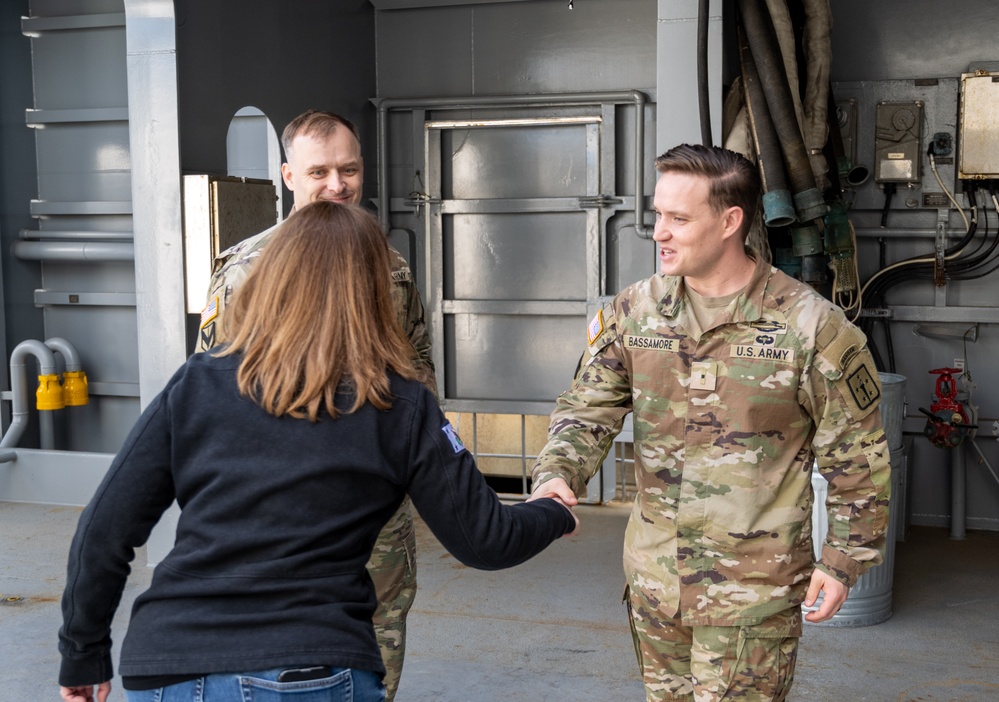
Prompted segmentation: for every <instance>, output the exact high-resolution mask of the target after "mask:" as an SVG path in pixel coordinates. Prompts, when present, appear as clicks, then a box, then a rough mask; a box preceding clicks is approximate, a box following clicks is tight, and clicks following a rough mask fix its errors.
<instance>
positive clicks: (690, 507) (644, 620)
mask: <svg viewBox="0 0 999 702" xmlns="http://www.w3.org/2000/svg"><path fill="white" fill-rule="evenodd" d="M879 399H880V383H879V380H878V375H877V373H876V372H875V370H874V365H873V362H872V359H871V356H870V353H869V352H868V350H867V348H866V339H865V338H864V336H863V334H862V333H861V332H860V331H859V330H858V329H857V328H856V327H854V326H853V325H852V324H850V323H849V322H848V321H847V320H846V319H845V317H844V315H843V314H842V312H841V311H840V310H839V309H838V308H836V307H835V306H834V305H832V304H831V303H830V302H829V301H827V300H825V299H824V298H822V297H821V296H820V295H818V294H817V293H815V292H814V291H813V290H812V289H811V288H808V287H807V286H805V285H803V284H801V283H799V282H797V281H795V280H793V279H792V278H790V277H788V276H787V275H785V274H784V273H781V272H780V271H778V270H777V269H775V268H771V267H770V266H769V265H768V264H766V263H765V262H764V261H762V260H760V261H758V262H757V266H756V270H755V272H754V274H753V278H752V280H751V281H750V283H749V284H748V286H747V287H746V290H745V291H744V293H743V294H741V295H739V296H738V297H737V298H736V299H735V300H734V301H733V302H732V303H731V304H730V305H729V306H728V308H727V309H725V311H724V313H723V315H722V316H721V318H720V319H719V320H718V321H716V323H715V325H714V327H712V328H711V329H708V330H701V329H700V328H699V326H698V324H697V321H696V319H695V318H694V316H693V315H692V314H691V313H690V309H689V303H688V302H686V300H685V294H684V284H683V280H682V279H681V278H676V277H666V276H662V275H656V276H653V277H652V278H650V279H648V280H645V281H642V282H640V283H637V284H635V285H632V286H631V287H629V288H627V289H626V290H624V291H623V292H621V293H620V294H619V295H617V296H616V297H615V298H614V300H613V301H612V303H611V304H610V305H609V306H608V307H606V308H605V309H604V310H602V311H601V312H600V313H599V314H598V315H597V316H596V317H595V318H594V320H593V321H592V322H591V323H590V328H589V347H588V349H587V352H585V353H584V358H583V360H582V361H581V364H580V368H579V370H578V372H577V375H576V379H575V381H574V382H573V385H572V387H571V388H570V389H569V390H568V391H567V392H565V393H563V394H562V395H561V396H560V397H559V399H558V401H557V405H556V409H555V411H554V412H553V413H552V418H551V426H550V434H549V441H548V444H547V446H546V447H545V449H544V451H543V452H542V455H541V456H540V457H539V459H538V462H537V464H536V465H535V467H534V480H535V483H536V484H539V483H543V482H545V481H546V480H550V479H551V478H553V477H562V478H564V479H565V480H566V482H568V483H569V485H570V486H571V487H572V488H573V489H574V490H575V491H576V492H577V493H579V492H581V490H582V489H583V486H584V484H585V482H586V481H587V480H588V479H589V478H590V477H591V476H592V475H593V474H594V472H595V471H596V470H597V468H599V467H600V465H601V462H602V460H603V458H604V456H605V455H606V454H607V451H608V449H609V448H610V446H611V443H612V441H613V438H614V436H615V435H616V434H617V433H618V431H620V428H621V425H622V422H623V420H624V417H625V415H626V414H627V413H628V412H629V411H633V412H634V436H635V472H636V485H637V490H638V494H637V496H636V499H635V503H634V507H633V509H632V514H631V518H630V520H629V524H628V528H627V531H626V535H625V546H624V567H625V573H626V576H627V578H628V583H629V587H630V590H631V594H630V599H631V610H632V617H633V623H634V624H635V628H636V630H637V638H636V645H637V646H640V657H641V658H643V659H646V660H648V659H649V658H650V657H652V658H654V656H652V654H653V653H654V652H655V649H656V646H657V641H658V640H659V638H660V637H659V634H657V633H656V632H657V631H661V630H664V628H666V627H669V626H672V625H682V626H684V627H759V626H760V625H762V624H763V623H765V622H769V621H770V620H771V618H773V617H775V616H779V615H783V617H784V619H785V621H784V623H785V626H777V627H774V630H773V631H772V632H771V633H770V635H771V636H777V635H783V636H792V637H796V636H798V635H800V604H801V602H802V601H803V600H804V597H805V592H806V590H807V587H808V583H809V578H810V576H811V572H812V569H813V556H812V553H813V552H812V546H811V538H812V534H811V511H812V489H811V471H812V465H813V462H816V463H817V465H818V468H819V471H820V472H821V473H822V475H823V476H825V478H826V479H827V480H828V481H829V493H828V501H827V508H828V510H829V525H830V526H829V531H828V533H827V534H826V535H825V542H824V545H823V548H822V558H821V560H820V562H819V563H818V564H815V567H818V568H821V569H823V570H824V571H826V572H827V573H829V574H830V575H832V576H833V577H835V578H836V579H837V580H840V581H841V582H843V583H844V584H846V585H847V586H848V587H849V586H852V585H853V584H854V583H855V582H856V580H857V578H858V577H859V576H860V575H861V573H862V572H864V571H865V570H866V569H867V568H869V567H871V566H873V565H875V564H877V563H880V562H881V559H882V556H883V553H884V547H885V534H886V530H887V519H888V513H887V507H888V498H889V490H890V486H889V470H890V469H889V464H888V446H887V441H886V439H885V436H884V431H883V429H882V427H881V417H880V412H879V410H878V403H879ZM795 613H797V614H798V616H797V622H796V623H795ZM749 635H750V636H752V633H750V634H749ZM795 643H796V639H795ZM645 668H646V669H645V671H644V677H645V682H646V691H647V696H648V699H649V700H650V701H651V700H672V699H677V700H689V699H690V696H689V695H690V692H691V690H690V688H689V685H688V686H687V687H686V688H684V687H683V686H682V685H680V684H678V683H677V680H676V678H675V677H673V676H670V675H669V674H668V672H666V671H663V670H661V669H660V668H659V666H655V665H652V666H649V665H646V666H645ZM792 668H793V666H792ZM788 684H789V681H788ZM730 694H731V692H730ZM699 699H700V698H699ZM749 699H752V698H751V697H750V698H749ZM766 699H771V698H770V697H767V698H766ZM776 699H781V697H776Z"/></svg>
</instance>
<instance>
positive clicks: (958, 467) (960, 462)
mask: <svg viewBox="0 0 999 702" xmlns="http://www.w3.org/2000/svg"><path fill="white" fill-rule="evenodd" d="M966 471H967V466H966V465H965V461H964V443H963V442H962V443H960V444H958V445H957V446H955V447H954V448H952V449H951V454H950V538H952V539H953V540H954V541H961V540H962V539H964V537H965V536H966V535H967V532H966V531H965V500H966V497H965V490H966V489H967V486H966V484H965V483H966V477H967V476H966Z"/></svg>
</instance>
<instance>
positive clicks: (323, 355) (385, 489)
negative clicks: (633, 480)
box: [59, 202, 578, 702]
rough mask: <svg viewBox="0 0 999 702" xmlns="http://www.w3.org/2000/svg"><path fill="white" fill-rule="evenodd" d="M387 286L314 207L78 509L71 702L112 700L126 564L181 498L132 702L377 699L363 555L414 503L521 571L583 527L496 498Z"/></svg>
mask: <svg viewBox="0 0 999 702" xmlns="http://www.w3.org/2000/svg"><path fill="white" fill-rule="evenodd" d="M390 285H391V281H390V277H389V254H388V246H387V242H386V239H385V235H384V233H383V232H382V230H381V229H380V227H379V225H378V222H377V220H376V219H375V218H374V217H373V216H372V215H370V214H369V213H367V212H366V211H364V210H362V209H360V208H358V207H355V206H344V205H336V204H332V203H329V202H316V203H313V204H310V205H308V206H307V207H304V208H302V209H301V210H299V211H297V212H295V213H294V214H293V215H292V216H291V217H290V218H289V219H288V220H287V222H286V223H285V224H284V225H283V226H282V227H281V229H280V231H279V232H278V233H277V234H276V235H275V238H274V240H273V242H272V243H271V245H270V246H269V247H268V249H267V251H266V252H265V253H264V254H263V255H262V257H261V260H260V262H259V264H257V266H256V267H255V269H254V270H253V272H252V273H251V274H250V276H249V278H248V279H247V281H246V283H245V284H244V285H243V287H242V288H241V289H240V290H239V291H238V292H237V293H236V297H235V299H234V301H233V305H232V309H231V310H230V314H229V316H228V317H227V318H226V320H225V326H224V327H223V330H222V333H223V336H224V337H225V338H226V340H227V344H226V345H224V346H223V347H221V348H220V350H218V351H216V352H213V353H206V354H197V355H195V356H192V357H191V358H190V359H188V361H187V362H186V363H185V364H184V365H183V366H182V367H181V368H180V370H178V371H177V373H176V374H175V375H174V377H173V378H172V379H171V381H170V382H169V383H168V385H167V387H166V388H165V389H164V390H163V392H162V393H160V395H159V396H157V397H156V398H155V399H154V400H153V401H152V402H151V403H150V405H149V407H148V408H147V409H146V410H145V411H144V412H143V414H142V416H141V417H140V419H139V421H138V423H137V424H136V426H135V427H134V428H133V430H132V432H131V434H130V435H129V437H128V439H127V440H126V441H125V445H124V446H123V448H122V450H121V451H120V453H119V454H118V456H117V457H116V458H115V460H114V462H113V463H112V465H111V468H110V469H109V471H108V474H107V476H106V477H105V479H104V482H103V483H102V485H101V487H100V488H99V489H98V490H97V493H96V495H95V496H94V498H93V499H92V500H91V502H90V504H89V505H88V506H87V508H86V510H85V511H84V512H83V514H82V515H81V517H80V523H79V526H78V528H77V533H76V536H75V537H74V539H73V544H72V547H71V550H70V556H69V572H68V578H67V585H66V590H65V594H64V596H63V616H64V623H63V627H62V629H61V630H60V650H61V652H62V655H63V662H62V669H61V671H60V676H59V682H60V685H61V686H62V690H61V691H62V696H63V699H64V700H67V701H70V702H78V701H79V702H83V701H84V700H91V699H93V693H94V690H93V686H94V685H98V686H99V687H98V688H97V699H98V700H99V701H103V700H105V699H106V698H107V695H108V693H109V691H110V678H111V677H112V675H113V673H112V666H111V653H110V649H111V638H110V623H111V619H112V616H113V614H114V610H115V608H116V607H117V604H118V601H119V598H120V596H121V592H122V588H123V587H124V584H125V580H126V578H127V576H128V572H129V565H128V564H129V562H130V561H131V560H132V558H133V557H134V553H135V551H134V550H135V548H136V547H138V546H140V545H141V544H143V543H144V542H145V540H146V539H147V537H148V536H149V533H150V531H151V529H152V528H153V525H154V524H155V523H156V521H157V520H158V519H159V517H160V515H161V514H162V513H163V511H164V510H165V509H166V508H167V507H168V506H169V505H170V504H171V502H172V501H173V500H174V499H176V500H177V501H178V502H179V504H180V506H181V516H180V519H179V521H178V525H177V539H176V544H175V546H174V548H173V550H172V551H171V552H170V553H169V554H168V555H167V556H166V558H165V559H164V560H163V562H162V563H160V564H159V565H158V566H157V568H156V571H155V572H154V575H153V579H152V583H151V585H150V587H149V589H148V590H147V591H146V592H145V593H143V594H142V595H140V596H139V597H138V598H137V599H136V601H135V604H134V606H133V611H132V617H131V621H130V624H129V627H128V632H127V636H126V637H125V641H124V644H123V646H122V652H121V661H120V672H121V675H122V679H123V685H124V687H125V689H126V691H127V693H128V699H129V700H132V701H133V702H134V701H139V700H141V701H145V700H158V701H160V702H179V701H180V700H184V701H185V702H186V701H188V700H195V699H197V700H202V701H203V702H243V700H244V695H251V696H252V698H253V699H254V700H281V699H294V700H296V702H320V701H323V702H326V701H332V700H353V701H354V702H369V700H370V701H374V700H381V699H382V696H383V694H384V693H383V688H382V685H381V674H382V673H383V670H384V669H383V666H382V660H381V656H380V655H379V651H378V648H377V645H376V643H375V636H374V632H373V629H372V625H371V621H370V619H371V612H372V611H373V609H374V606H375V596H374V591H373V588H372V585H371V581H370V578H369V577H368V576H367V573H366V571H365V563H366V562H367V560H368V557H369V556H370V553H371V548H372V545H373V544H374V541H375V537H376V536H377V534H378V531H379V529H380V528H381V526H382V525H383V524H384V523H385V521H386V520H387V519H388V518H389V517H390V516H391V515H392V514H393V512H394V511H395V509H396V508H397V507H398V506H399V503H400V502H401V500H402V499H403V496H404V495H405V494H406V493H407V492H408V493H409V494H410V495H411V496H412V498H413V502H414V504H415V505H416V507H417V509H418V510H419V512H420V514H421V516H422V517H423V518H424V520H425V521H426V523H427V524H428V526H429V527H430V528H431V530H433V532H434V534H435V535H436V536H437V538H438V539H440V541H441V543H442V544H443V545H444V546H445V547H446V548H447V549H448V550H449V551H451V553H452V554H454V555H455V557H457V558H458V559H459V560H460V561H461V562H462V563H465V564H466V565H469V566H473V567H476V568H483V569H498V568H506V567H510V566H513V565H517V564H518V563H521V562H523V561H525V560H527V559H528V558H531V557H532V556H534V555H535V554H537V553H539V552H540V551H541V550H543V549H544V548H545V547H546V546H548V544H549V543H551V542H552V541H553V540H555V539H557V538H558V537H560V536H563V535H565V534H567V533H571V532H573V531H574V529H575V527H576V525H577V523H578V522H577V521H576V519H575V517H574V515H572V513H571V512H570V511H569V510H568V509H567V508H566V507H565V506H564V505H561V504H558V503H556V502H555V501H553V500H539V501H536V502H531V503H524V504H516V505H502V504H500V502H499V501H498V499H497V498H496V495H495V493H494V492H493V491H492V490H491V489H490V488H489V487H488V486H487V485H486V484H485V481H484V479H483V478H482V475H481V474H480V473H479V472H478V470H477V469H476V467H475V464H474V461H473V459H472V458H471V456H470V455H469V453H468V452H467V451H466V450H465V448H464V447H463V446H462V444H461V441H460V439H459V438H458V436H457V434H456V433H455V432H454V430H453V429H452V428H451V426H450V424H449V423H448V422H447V420H446V419H445V418H444V416H443V414H442V413H441V411H440V408H439V407H438V406H437V403H436V401H435V399H434V396H433V394H432V393H431V392H430V390H429V389H427V388H426V387H424V386H423V385H422V384H421V383H420V382H419V379H417V378H416V372H415V371H414V370H413V368H412V365H411V364H412V362H411V360H410V359H411V358H412V350H411V348H410V346H409V341H408V339H407V338H406V337H405V335H404V334H403V332H402V330H401V329H400V328H399V326H398V322H397V320H396V315H395V311H394V309H393V307H392V302H391V292H390ZM218 408H224V410H225V411H224V412H219V411H216V410H217V409H218ZM268 695H269V696H268Z"/></svg>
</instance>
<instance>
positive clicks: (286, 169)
mask: <svg viewBox="0 0 999 702" xmlns="http://www.w3.org/2000/svg"><path fill="white" fill-rule="evenodd" d="M281 180H283V181H284V184H285V185H286V186H288V190H291V191H292V192H295V179H294V177H293V176H292V172H291V166H289V165H288V164H287V163H282V164H281Z"/></svg>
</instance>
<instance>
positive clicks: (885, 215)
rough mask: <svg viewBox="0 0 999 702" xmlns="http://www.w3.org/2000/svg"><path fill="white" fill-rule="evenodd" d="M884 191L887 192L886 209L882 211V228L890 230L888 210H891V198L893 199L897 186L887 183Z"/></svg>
mask: <svg viewBox="0 0 999 702" xmlns="http://www.w3.org/2000/svg"><path fill="white" fill-rule="evenodd" d="M884 191H885V206H884V209H882V210H881V228H882V229H887V228H888V210H890V209H891V198H892V195H894V194H895V184H894V183H885V185H884Z"/></svg>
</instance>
